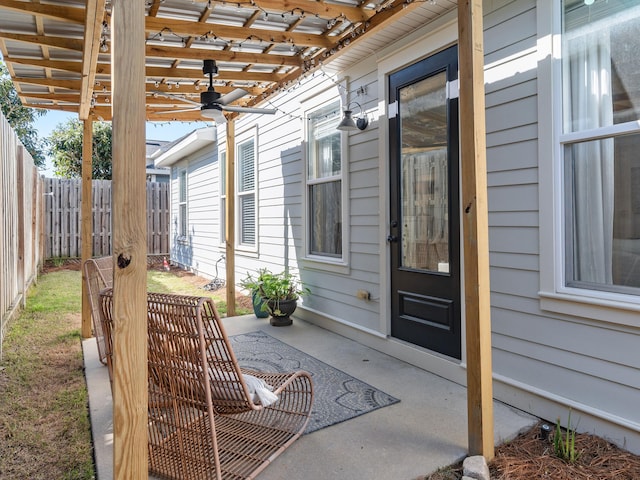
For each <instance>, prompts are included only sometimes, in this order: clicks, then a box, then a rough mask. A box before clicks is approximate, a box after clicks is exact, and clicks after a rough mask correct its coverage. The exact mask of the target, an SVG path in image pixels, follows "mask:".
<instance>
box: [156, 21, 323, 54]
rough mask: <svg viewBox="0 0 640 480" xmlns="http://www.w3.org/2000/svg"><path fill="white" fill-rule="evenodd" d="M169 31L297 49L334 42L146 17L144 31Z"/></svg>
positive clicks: (303, 35) (320, 37) (305, 35)
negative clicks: (255, 39) (253, 40)
mask: <svg viewBox="0 0 640 480" xmlns="http://www.w3.org/2000/svg"><path fill="white" fill-rule="evenodd" d="M167 28H168V29H170V30H171V31H172V32H173V33H175V34H177V35H185V36H186V35H189V36H204V35H207V34H211V33H214V34H215V35H216V37H218V38H222V39H224V40H229V41H231V40H233V41H240V42H241V41H243V40H246V39H247V38H249V37H256V36H258V37H260V38H262V39H263V40H264V41H265V42H272V43H293V44H295V45H297V46H299V47H314V46H315V47H324V48H331V47H333V46H334V45H335V42H333V41H331V39H328V38H326V37H325V36H324V35H319V34H313V33H294V32H291V33H288V32H282V31H278V30H263V29H260V30H256V29H255V28H248V27H232V26H229V25H212V24H209V23H200V22H189V21H187V20H172V19H168V18H158V17H147V21H146V31H147V33H150V34H152V35H153V34H158V33H159V32H161V31H162V30H163V29H167Z"/></svg>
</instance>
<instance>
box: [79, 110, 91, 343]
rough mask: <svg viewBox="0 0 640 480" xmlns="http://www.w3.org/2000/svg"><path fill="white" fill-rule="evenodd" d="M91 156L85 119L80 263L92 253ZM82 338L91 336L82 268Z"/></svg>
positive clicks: (89, 307) (89, 135) (86, 290)
mask: <svg viewBox="0 0 640 480" xmlns="http://www.w3.org/2000/svg"><path fill="white" fill-rule="evenodd" d="M92 158H93V121H92V120H91V119H87V120H85V121H84V122H83V129H82V204H81V207H80V210H81V211H80V214H81V217H82V230H81V233H80V240H81V241H82V253H81V255H82V265H84V263H85V262H86V261H87V260H89V259H90V258H91V255H92V253H93V248H92V247H93V214H92V213H93V208H92V207H93V202H92V184H91V179H92V177H93V168H92ZM81 331H82V338H90V337H91V306H90V305H89V290H88V288H87V279H86V276H85V273H84V268H83V269H82V327H81Z"/></svg>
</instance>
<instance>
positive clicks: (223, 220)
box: [218, 152, 227, 243]
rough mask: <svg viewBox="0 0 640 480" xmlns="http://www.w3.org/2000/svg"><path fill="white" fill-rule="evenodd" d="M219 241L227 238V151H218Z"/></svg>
mask: <svg viewBox="0 0 640 480" xmlns="http://www.w3.org/2000/svg"><path fill="white" fill-rule="evenodd" d="M218 168H219V172H220V243H224V242H225V241H226V239H227V152H220V156H219V160H218Z"/></svg>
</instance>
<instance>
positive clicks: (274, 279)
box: [242, 269, 309, 327]
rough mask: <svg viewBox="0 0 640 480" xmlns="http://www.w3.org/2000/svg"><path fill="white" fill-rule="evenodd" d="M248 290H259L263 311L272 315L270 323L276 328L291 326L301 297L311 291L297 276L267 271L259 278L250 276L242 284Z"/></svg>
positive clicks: (262, 270) (261, 273)
mask: <svg viewBox="0 0 640 480" xmlns="http://www.w3.org/2000/svg"><path fill="white" fill-rule="evenodd" d="M242 286H243V287H244V288H247V289H250V290H251V289H254V288H256V289H257V292H258V295H259V296H260V299H261V300H262V302H263V305H262V310H263V311H265V312H267V313H268V314H269V315H271V320H270V323H271V325H273V326H276V327H282V326H286V325H291V323H292V320H291V318H290V316H291V314H293V312H294V311H295V309H296V307H297V306H298V303H297V302H298V298H300V295H304V294H306V293H309V289H308V288H306V287H303V286H302V284H301V283H300V280H299V279H298V277H297V276H295V275H293V274H291V273H288V272H286V271H285V272H281V273H272V272H270V271H269V270H267V269H261V270H259V271H258V276H257V277H256V278H255V279H253V277H251V276H248V277H247V279H246V280H245V281H243V282H242Z"/></svg>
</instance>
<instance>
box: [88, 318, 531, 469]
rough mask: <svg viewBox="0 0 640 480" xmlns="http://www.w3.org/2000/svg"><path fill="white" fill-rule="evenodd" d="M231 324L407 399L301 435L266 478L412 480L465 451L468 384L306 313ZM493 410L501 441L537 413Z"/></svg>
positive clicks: (97, 426) (94, 395)
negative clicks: (284, 321) (290, 319)
mask: <svg viewBox="0 0 640 480" xmlns="http://www.w3.org/2000/svg"><path fill="white" fill-rule="evenodd" d="M224 324H225V328H226V329H227V333H228V334H229V335H235V334H239V333H246V332H251V331H256V330H263V331H265V332H266V333H268V334H269V335H271V336H273V337H275V338H278V339H279V340H282V341H283V342H285V343H288V344H289V345H291V346H293V347H296V348H298V349H299V350H302V351H304V352H306V353H308V354H310V355H313V356H314V357H316V358H318V359H320V360H322V361H324V362H325V363H328V364H330V365H332V366H333V367H335V368H338V369H340V370H343V371H344V372H346V373H348V374H350V375H352V376H354V377H356V378H358V379H360V380H362V381H364V382H366V383H369V384H370V385H372V386H374V387H377V388H379V389H381V390H383V391H384V392H386V393H388V394H390V395H392V396H394V397H396V398H399V399H400V403H397V404H395V405H391V406H389V407H385V408H381V409H379V410H375V411H373V412H370V413H367V414H365V415H362V416H360V417H356V418H353V419H351V420H348V421H346V422H343V423H340V424H337V425H333V426H331V427H328V428H324V429H322V430H318V431H316V432H313V433H311V434H308V435H304V436H302V437H301V438H300V439H299V440H298V441H297V442H295V443H294V444H293V445H292V446H291V447H290V448H289V449H287V450H286V451H285V452H284V453H283V454H282V455H281V456H280V457H278V458H277V459H276V460H275V461H274V462H273V463H272V464H271V465H270V466H269V467H267V469H266V470H265V471H264V472H263V473H261V474H260V476H259V478H260V480H284V479H287V480H298V479H300V480H302V479H304V480H328V479H341V480H351V479H353V480H360V479H367V480H412V479H415V478H417V477H420V476H421V475H425V474H427V473H430V472H433V471H435V470H437V469H438V468H440V467H443V466H446V465H449V464H451V463H454V462H456V461H458V460H460V459H462V458H463V457H465V456H466V454H467V423H466V422H467V418H466V410H467V405H466V401H467V399H466V389H465V388H464V387H462V386H460V385H457V384H455V383H453V382H450V381H448V380H445V379H443V378H441V377H438V376H436V375H433V374H431V373H429V372H426V371H424V370H422V369H420V368H417V367H414V366H412V365H409V364H407V363H404V362H402V361H400V360H397V359H395V358H393V357H390V356H388V355H385V354H383V353H380V352H378V351H376V350H373V349H371V348H368V347H365V346H362V345H360V344H358V343H356V342H354V341H352V340H349V339H347V338H345V337H342V336H340V335H336V334H335V333H332V332H329V331H327V330H324V329H322V328H320V327H317V326H315V325H312V324H309V323H307V322H304V321H301V320H299V319H295V320H294V323H293V325H292V326H290V327H284V328H283V327H279V328H278V327H272V326H270V325H269V322H268V320H266V319H257V318H256V317H255V316H253V315H247V316H243V317H231V318H228V319H225V320H224ZM83 350H84V355H85V369H86V377H87V386H88V389H89V409H90V414H91V425H92V431H93V438H94V448H95V457H96V464H97V478H98V480H108V479H111V478H113V423H112V398H111V389H110V386H109V377H108V374H107V369H106V367H105V366H103V365H102V364H100V362H99V361H98V357H97V350H96V343H95V340H93V339H88V340H85V341H84V342H83ZM494 418H495V425H494V428H495V440H496V443H500V442H502V441H505V440H508V439H511V438H513V437H515V436H516V435H517V434H518V433H519V432H521V431H523V430H526V429H528V428H530V427H531V426H533V425H534V424H535V423H536V421H537V419H536V418H535V417H532V416H530V415H528V414H526V413H523V412H521V411H518V410H515V409H513V408H511V407H509V406H506V405H504V404H502V403H499V402H494ZM300 458H304V461H300ZM150 478H153V477H150Z"/></svg>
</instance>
